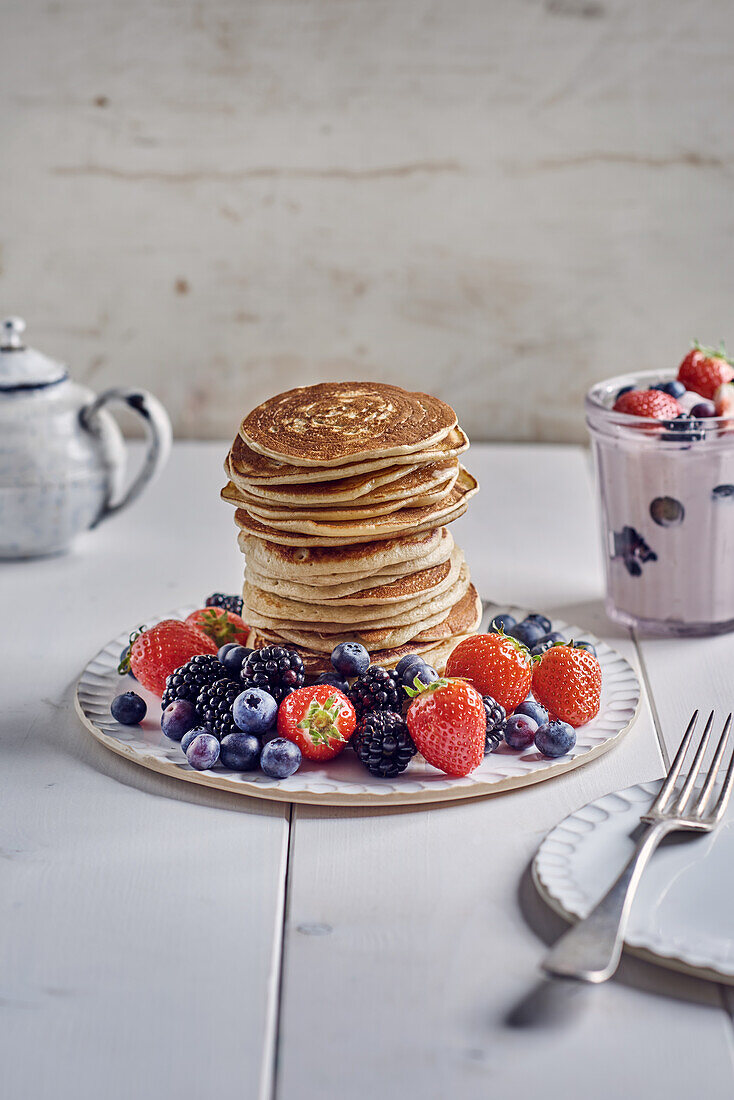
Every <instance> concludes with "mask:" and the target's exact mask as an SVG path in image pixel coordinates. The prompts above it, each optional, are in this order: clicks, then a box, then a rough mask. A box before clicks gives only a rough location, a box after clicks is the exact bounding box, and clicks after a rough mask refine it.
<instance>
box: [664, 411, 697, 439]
mask: <svg viewBox="0 0 734 1100" xmlns="http://www.w3.org/2000/svg"><path fill="white" fill-rule="evenodd" d="M661 423H662V425H663V427H664V428H667V431H664V432H661V434H660V438H661V439H663V440H665V441H666V442H668V443H692V442H695V441H696V440H700V439H704V438H705V435H706V433H705V432H704V431H703V430H702V429H703V425H702V423H701V421H700V420H693V419H692V418H691V417H690V416H689V415H688V413H681V414H680V416H677V417H676V418H675V420H663V421H661Z"/></svg>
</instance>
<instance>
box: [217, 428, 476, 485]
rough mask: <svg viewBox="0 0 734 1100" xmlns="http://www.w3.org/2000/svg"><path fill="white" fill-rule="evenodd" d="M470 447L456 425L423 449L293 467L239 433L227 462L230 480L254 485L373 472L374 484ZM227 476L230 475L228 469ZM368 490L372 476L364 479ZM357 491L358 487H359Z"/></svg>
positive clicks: (334, 478)
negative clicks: (256, 448)
mask: <svg viewBox="0 0 734 1100" xmlns="http://www.w3.org/2000/svg"><path fill="white" fill-rule="evenodd" d="M468 447H469V440H468V438H467V436H466V433H465V432H464V431H462V429H461V428H460V427H458V425H457V426H456V427H455V428H452V429H451V431H450V432H449V433H448V435H446V436H445V437H444V438H443V439H441V440H439V441H438V443H432V444H431V446H430V447H428V448H424V449H423V450H422V451H418V452H416V453H414V454H413V453H411V454H406V455H391V456H390V457H388V458H376V457H372V458H370V459H367V460H365V461H363V462H354V463H346V464H343V465H341V466H332V467H327V466H294V465H289V464H288V463H285V462H276V461H274V460H273V459H272V458H266V457H265V455H261V454H258V453H257V452H256V451H253V450H252V448H251V447H248V446H247V444H246V443H245V441H244V439H242V437H241V436H240V435H237V436H236V437H235V440H234V443H233V444H232V448H231V450H230V452H229V456H228V461H229V463H230V464H231V467H232V471H233V473H234V474H235V475H236V477H234V478H233V479H232V480H235V481H240V480H241V481H242V482H245V483H247V482H249V483H252V484H253V485H258V484H259V485H263V486H273V485H305V484H309V483H311V482H318V483H325V482H329V481H344V480H346V479H347V478H352V477H355V478H356V477H362V476H363V475H374V476H375V478H377V479H379V481H378V480H376V481H375V482H374V484H375V485H376V484H378V483H379V484H387V483H388V482H389V481H391V480H394V479H395V478H396V477H398V476H400V475H401V470H402V472H405V469H411V468H415V467H416V466H420V465H427V464H429V463H432V462H447V461H450V460H452V459H456V458H458V457H459V455H461V454H463V453H464V451H466V450H467V448H468ZM227 476H228V477H229V476H231V475H230V474H229V471H227ZM367 485H368V488H367V489H364V490H362V491H364V492H368V491H369V488H371V479H370V477H368V478H367ZM358 491H359V490H358Z"/></svg>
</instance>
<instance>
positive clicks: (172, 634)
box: [130, 619, 217, 695]
mask: <svg viewBox="0 0 734 1100" xmlns="http://www.w3.org/2000/svg"><path fill="white" fill-rule="evenodd" d="M216 652H217V647H216V645H215V644H214V642H213V641H212V640H211V638H208V637H207V636H206V634H204V633H202V631H201V630H197V629H196V627H195V626H192V625H191V624H190V623H182V622H181V620H180V619H164V620H163V622H162V623H158V625H157V626H152V627H151V628H150V630H144V631H143V633H142V634H139V635H138V636H137V638H135V640H134V641H133V643H132V645H131V646H130V666H131V668H132V670H133V675H134V676H136V677H137V679H138V680H139V681H140V683H141V684H142V685H143V687H146V688H148V690H149V691H153V692H155V694H156V695H162V694H163V689H164V688H165V686H166V678H167V677H168V676H170V674H171V673H172V672H174V671H175V670H176V669H177V668H180V667H181V665H183V664H186V662H187V661H188V659H189V658H190V657H195V656H196V655H197V654H198V653H216Z"/></svg>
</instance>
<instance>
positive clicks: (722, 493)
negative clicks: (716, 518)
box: [711, 485, 734, 501]
mask: <svg viewBox="0 0 734 1100" xmlns="http://www.w3.org/2000/svg"><path fill="white" fill-rule="evenodd" d="M711 497H712V499H713V500H728V501H734V485H717V486H716V487H715V488H713V489H712V490H711Z"/></svg>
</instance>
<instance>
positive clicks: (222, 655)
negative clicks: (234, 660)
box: [217, 642, 237, 661]
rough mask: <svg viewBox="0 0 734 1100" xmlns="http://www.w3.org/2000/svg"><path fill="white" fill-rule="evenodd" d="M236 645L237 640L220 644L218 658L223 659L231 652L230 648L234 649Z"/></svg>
mask: <svg viewBox="0 0 734 1100" xmlns="http://www.w3.org/2000/svg"><path fill="white" fill-rule="evenodd" d="M236 645H237V642H227V644H226V645H223V646H220V647H219V649H218V650H217V660H218V661H223V660H224V658H225V657H226V656H227V654H228V653H229V651H230V649H234V648H235V647H236Z"/></svg>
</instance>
